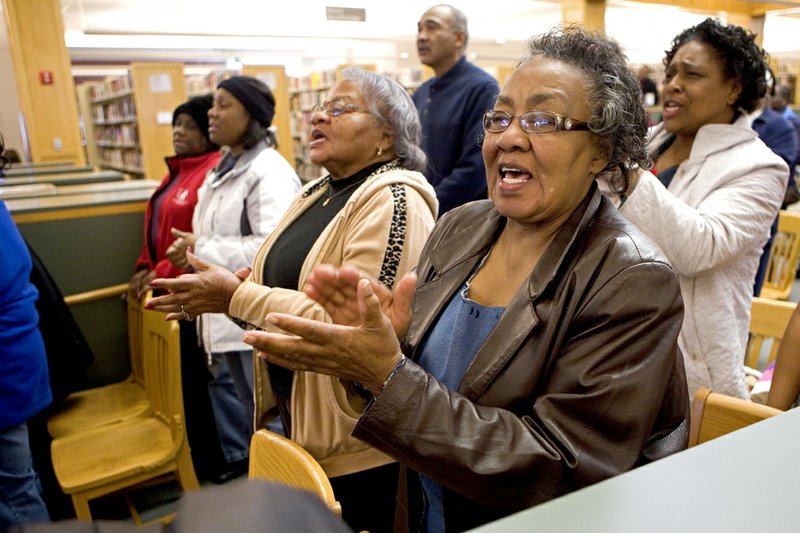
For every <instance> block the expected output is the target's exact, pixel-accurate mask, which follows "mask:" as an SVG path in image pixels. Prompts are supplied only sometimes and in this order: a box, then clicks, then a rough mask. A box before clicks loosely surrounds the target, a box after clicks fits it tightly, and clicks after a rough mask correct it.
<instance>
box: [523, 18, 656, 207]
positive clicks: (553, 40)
mask: <svg viewBox="0 0 800 533" xmlns="http://www.w3.org/2000/svg"><path fill="white" fill-rule="evenodd" d="M533 57H546V58H549V59H555V60H558V61H562V62H564V63H567V64H569V65H572V66H574V67H576V68H578V69H580V70H581V71H582V72H583V76H584V78H585V80H586V95H587V97H588V100H589V109H590V113H589V120H588V122H589V129H590V130H591V131H592V132H593V133H594V134H595V135H596V136H597V138H598V139H599V142H600V147H601V149H603V150H604V152H605V154H606V156H607V157H608V164H607V165H606V167H605V168H604V169H603V170H602V171H601V172H600V176H602V177H604V178H606V179H608V182H609V186H610V187H611V189H612V190H613V191H614V192H622V191H625V190H627V188H628V182H629V179H630V175H631V171H632V170H633V169H634V168H635V167H637V166H638V167H641V168H644V169H648V168H650V167H651V166H652V163H651V160H650V156H649V154H648V153H647V149H646V147H645V139H646V136H647V118H646V115H645V106H644V102H643V100H642V91H641V89H640V86H639V80H638V78H637V76H636V75H635V74H634V73H633V71H632V70H631V69H630V68H629V67H628V61H627V58H626V57H625V54H624V53H623V52H622V49H621V48H620V46H619V44H617V42H616V41H614V40H613V39H611V38H609V37H606V36H603V35H600V34H599V33H592V32H590V31H587V30H585V29H583V28H581V27H580V26H575V25H570V26H566V27H563V28H554V29H552V30H550V31H548V32H547V33H544V34H542V35H537V36H536V37H533V38H531V39H530V40H529V41H528V43H527V47H526V54H525V56H524V57H523V58H522V60H521V61H520V62H519V64H518V66H519V65H522V64H523V63H525V62H526V61H528V60H530V59H532V58H533Z"/></svg>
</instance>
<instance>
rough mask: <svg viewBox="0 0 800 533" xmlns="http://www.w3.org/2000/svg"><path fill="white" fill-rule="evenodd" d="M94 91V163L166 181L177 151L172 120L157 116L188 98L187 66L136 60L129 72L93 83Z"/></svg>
mask: <svg viewBox="0 0 800 533" xmlns="http://www.w3.org/2000/svg"><path fill="white" fill-rule="evenodd" d="M88 93H89V97H88V99H89V104H88V106H87V107H88V109H89V112H88V117H86V116H85V117H86V118H85V120H84V122H85V123H86V122H88V121H91V124H90V125H89V126H87V127H86V131H87V135H86V138H87V141H88V142H89V143H91V144H92V146H91V147H88V148H87V152H88V153H90V154H93V155H92V157H93V158H94V159H95V160H94V161H92V163H93V164H97V165H99V166H101V167H104V168H109V169H114V170H120V171H122V172H126V173H129V174H136V175H143V176H145V177H147V178H151V179H154V180H160V179H161V178H162V177H163V176H164V173H165V172H166V167H165V165H164V157H166V156H168V155H170V154H172V153H173V147H172V123H171V121H167V123H163V122H164V121H163V120H157V117H160V116H164V114H168V115H169V116H170V117H171V116H172V111H173V110H174V109H175V108H176V107H177V106H178V105H179V104H181V103H183V102H184V101H185V99H186V98H185V96H186V88H185V80H184V75H183V64H182V63H132V64H131V66H130V71H129V73H128V74H127V75H124V76H116V77H110V78H107V79H106V80H105V81H103V82H100V83H95V84H92V85H91V86H90V88H89V91H88ZM79 95H80V93H79ZM90 132H91V133H90Z"/></svg>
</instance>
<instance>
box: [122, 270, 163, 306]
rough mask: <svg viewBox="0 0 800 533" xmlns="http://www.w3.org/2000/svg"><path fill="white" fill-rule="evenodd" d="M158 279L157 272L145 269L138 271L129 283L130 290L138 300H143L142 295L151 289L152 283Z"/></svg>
mask: <svg viewBox="0 0 800 533" xmlns="http://www.w3.org/2000/svg"><path fill="white" fill-rule="evenodd" d="M155 277H156V271H155V270H150V269H147V268H143V269H141V270H137V271H136V273H135V274H134V275H133V277H132V278H131V281H130V283H128V288H129V289H130V291H131V292H132V293H133V295H134V296H135V297H136V299H137V300H141V299H142V295H143V294H144V293H146V292H147V291H148V290H149V289H150V282H151V281H153V280H154V279H155Z"/></svg>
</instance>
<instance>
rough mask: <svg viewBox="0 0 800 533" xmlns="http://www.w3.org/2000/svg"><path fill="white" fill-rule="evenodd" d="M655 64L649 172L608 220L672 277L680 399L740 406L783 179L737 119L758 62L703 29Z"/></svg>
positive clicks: (743, 114)
mask: <svg viewBox="0 0 800 533" xmlns="http://www.w3.org/2000/svg"><path fill="white" fill-rule="evenodd" d="M664 64H665V66H666V76H665V80H664V86H663V89H662V94H661V101H662V102H663V105H664V120H663V122H662V123H661V124H659V125H657V126H655V127H654V128H653V129H652V131H651V132H650V139H649V143H648V148H649V150H650V153H651V155H652V157H653V160H654V163H655V167H654V169H653V170H652V173H651V172H644V173H642V174H641V176H639V177H638V179H634V180H631V182H632V184H631V186H630V187H629V189H628V190H627V191H626V192H625V195H624V196H623V197H622V205H621V207H620V212H621V213H622V214H623V215H624V216H625V217H626V218H627V219H628V220H630V221H631V222H633V223H634V224H636V225H637V226H639V227H640V228H641V229H642V230H644V232H645V233H647V235H648V236H649V237H650V238H651V239H653V240H654V241H655V242H656V244H658V245H659V247H660V248H661V249H662V250H663V251H664V254H665V255H666V256H667V258H668V259H669V261H670V263H672V266H673V267H674V268H675V270H676V271H677V272H678V274H679V276H680V284H681V294H682V296H683V301H684V306H685V314H684V320H683V326H682V328H681V333H680V336H679V338H678V344H679V346H680V349H681V351H682V352H683V357H684V363H685V365H686V377H687V381H688V385H689V394H690V395H691V396H692V397H693V396H694V393H695V392H696V391H697V389H698V388H700V387H708V388H711V389H713V390H714V391H716V392H721V393H724V394H728V395H731V396H738V397H740V398H747V397H748V389H747V386H746V384H745V379H744V364H743V361H744V350H745V346H746V343H747V331H748V324H749V321H750V303H751V300H752V296H753V279H754V278H755V273H756V269H757V268H758V261H759V258H760V257H761V251H762V249H763V247H764V243H765V242H766V241H767V238H768V236H769V229H770V226H771V224H772V221H773V220H774V219H775V217H776V215H777V213H778V209H779V208H780V205H781V201H782V199H783V194H784V191H785V190H786V179H787V176H788V170H787V167H786V163H784V162H783V160H781V159H780V158H779V157H778V156H776V155H775V154H774V153H773V152H772V151H771V150H770V149H769V148H767V146H766V145H765V144H764V143H763V142H761V140H760V139H759V138H758V135H757V134H756V132H755V131H753V130H752V129H751V128H750V123H749V121H748V118H747V113H749V112H752V111H754V110H755V109H756V107H757V106H758V105H759V103H760V102H761V98H762V97H763V96H764V93H765V90H766V81H765V72H766V61H765V57H764V52H763V50H761V48H760V47H759V46H758V45H757V44H756V43H755V36H754V35H753V34H751V33H749V32H747V31H746V30H744V29H742V28H740V27H738V26H733V25H731V26H725V25H722V24H720V23H719V22H716V21H714V20H712V19H707V20H705V21H704V22H702V23H700V24H698V25H697V26H694V27H692V28H689V29H687V30H685V31H683V32H682V33H681V34H680V35H678V36H677V37H676V38H675V40H674V41H673V44H672V49H671V50H669V51H668V52H667V55H666V58H665V60H664ZM643 297H646V295H643Z"/></svg>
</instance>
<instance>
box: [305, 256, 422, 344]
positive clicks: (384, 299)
mask: <svg viewBox="0 0 800 533" xmlns="http://www.w3.org/2000/svg"><path fill="white" fill-rule="evenodd" d="M361 280H367V281H368V282H369V284H370V286H371V288H372V292H373V293H374V294H375V296H376V298H377V299H378V302H379V303H380V308H381V310H382V311H383V313H384V314H385V315H386V316H387V317H389V320H390V321H391V323H392V327H393V328H394V331H395V334H396V335H397V337H398V338H399V339H402V338H403V337H404V336H405V334H406V332H407V331H408V326H409V324H410V323H411V301H412V299H413V297H414V288H415V287H416V282H417V276H416V274H414V273H408V274H406V275H405V276H403V277H402V278H400V281H398V282H397V285H396V286H395V289H394V291H392V290H391V289H390V288H389V287H387V286H386V285H384V284H383V283H381V282H379V281H378V280H376V279H375V278H373V277H372V276H370V275H369V274H366V273H364V272H361V271H359V270H358V269H355V268H352V267H348V266H344V267H341V268H336V267H334V266H332V265H320V266H318V267H316V268H315V269H314V271H313V272H312V273H311V275H310V276H309V277H308V280H307V281H306V285H305V287H304V288H303V292H305V293H306V295H308V297H309V298H311V299H313V300H315V301H316V302H318V303H319V304H320V305H321V306H322V307H323V308H324V309H325V310H326V311H327V312H328V314H329V315H330V316H331V319H332V320H333V322H334V323H336V324H341V325H349V326H353V325H358V324H360V321H361V313H360V310H359V306H358V301H357V298H356V293H357V288H358V285H359V283H360V282H361Z"/></svg>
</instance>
